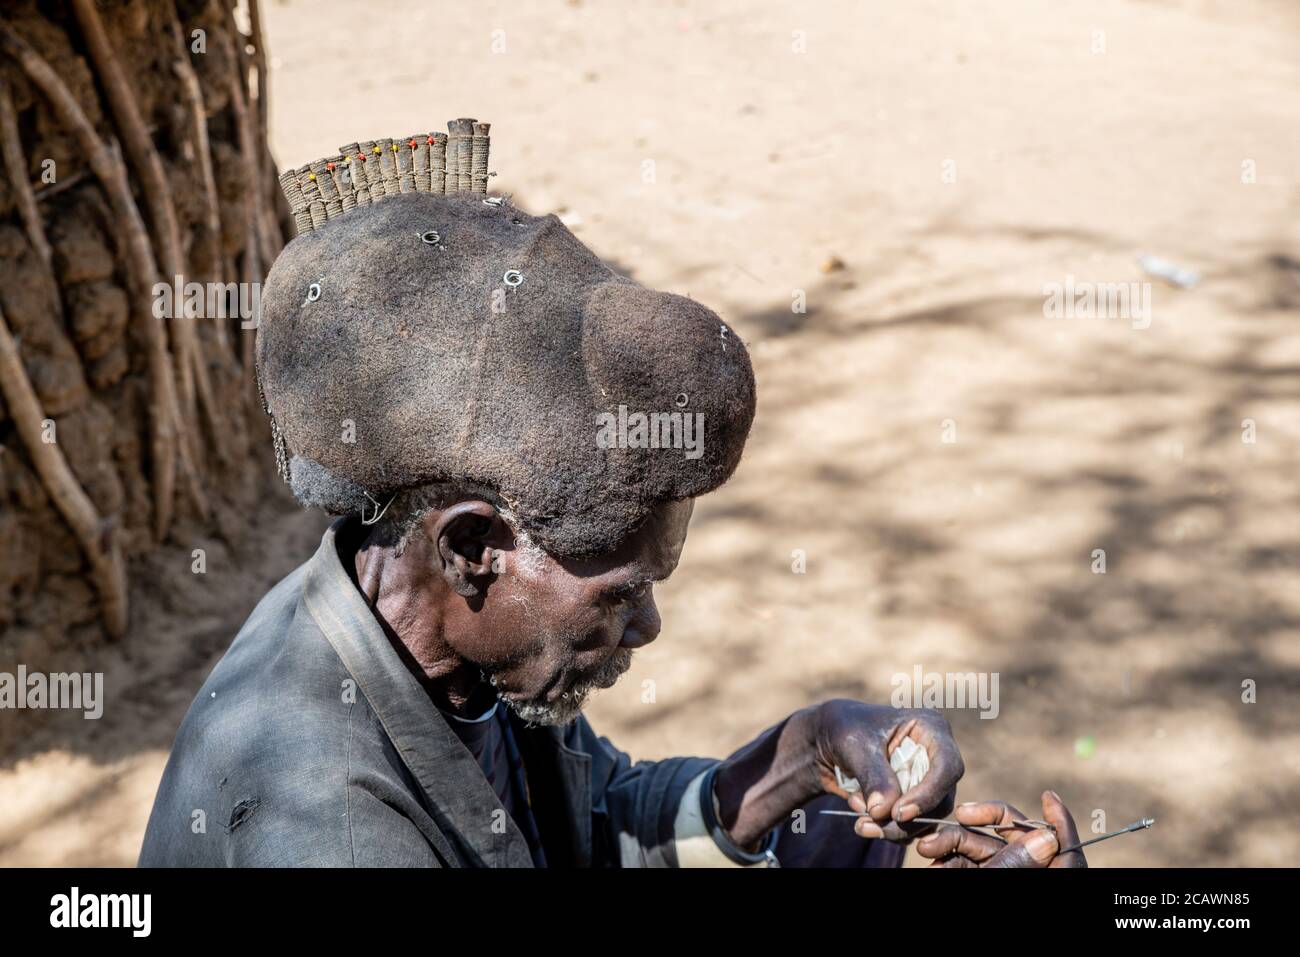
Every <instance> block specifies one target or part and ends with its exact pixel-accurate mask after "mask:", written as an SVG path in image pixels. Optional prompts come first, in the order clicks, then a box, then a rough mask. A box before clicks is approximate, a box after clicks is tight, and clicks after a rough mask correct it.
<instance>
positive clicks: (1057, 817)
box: [916, 791, 1088, 867]
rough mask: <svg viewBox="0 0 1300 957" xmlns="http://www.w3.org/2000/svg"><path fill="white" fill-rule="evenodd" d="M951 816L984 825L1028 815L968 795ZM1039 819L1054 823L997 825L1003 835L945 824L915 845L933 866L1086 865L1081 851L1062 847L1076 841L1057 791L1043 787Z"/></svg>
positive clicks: (1006, 821) (1077, 835)
mask: <svg viewBox="0 0 1300 957" xmlns="http://www.w3.org/2000/svg"><path fill="white" fill-rule="evenodd" d="M953 816H954V817H955V818H956V819H957V820H958V821H960V822H961V823H962V824H964V825H966V827H987V826H988V825H990V824H1010V823H1011V822H1012V821H1023V820H1026V817H1025V815H1024V814H1022V813H1021V812H1020V811H1018V810H1017V809H1016V808H1014V807H1012V806H1011V805H1010V804H1004V803H1003V802H1001V801H972V802H970V803H967V804H959V805H957V807H956V808H955V809H954V811H953ZM1043 820H1044V821H1046V822H1047V823H1048V824H1053V825H1055V826H1056V830H1055V832H1053V831H1049V830H1047V829H1046V828H1040V829H1036V830H1028V829H1022V828H1015V829H1008V830H1005V831H1000V832H999V833H1000V834H1001V835H1002V837H1001V838H997V837H993V836H991V835H989V834H983V833H980V832H978V831H968V830H966V828H962V827H944V828H940V829H939V830H938V831H936V832H935V833H933V834H930V835H927V836H926V837H923V838H921V840H919V841H917V842H916V851H917V853H918V854H920V855H921V856H922V857H927V858H930V860H931V861H932V862H933V863H931V865H930V866H931V867H1087V866H1088V862H1087V861H1086V860H1084V857H1083V852H1082V851H1070V852H1068V853H1066V854H1062V853H1060V849H1061V848H1062V847H1072V846H1074V845H1075V844H1078V843H1079V831H1078V828H1076V827H1075V825H1074V818H1073V817H1071V816H1070V812H1069V810H1068V809H1067V808H1066V806H1065V803H1064V802H1063V801H1062V800H1061V797H1060V795H1058V794H1057V793H1056V792H1055V791H1044V792H1043Z"/></svg>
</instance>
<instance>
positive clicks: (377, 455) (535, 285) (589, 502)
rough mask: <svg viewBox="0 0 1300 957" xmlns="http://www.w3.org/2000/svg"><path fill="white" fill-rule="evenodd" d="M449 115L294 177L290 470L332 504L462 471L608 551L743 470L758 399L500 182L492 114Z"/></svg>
mask: <svg viewBox="0 0 1300 957" xmlns="http://www.w3.org/2000/svg"><path fill="white" fill-rule="evenodd" d="M449 128H450V132H449V133H448V134H443V133H429V134H418V135H416V136H410V137H406V138H405V139H401V140H376V141H373V142H371V141H367V142H363V143H352V144H348V145H347V146H345V147H343V148H341V149H340V151H339V152H340V155H339V156H336V157H333V158H329V159H323V160H317V161H316V162H314V163H310V164H308V165H307V166H304V167H302V168H301V169H298V170H291V171H289V172H286V173H285V174H284V175H283V176H281V184H282V186H283V188H284V192H285V195H286V196H287V197H288V199H289V203H290V207H291V208H292V210H293V213H294V219H295V221H296V223H297V224H298V230H299V235H298V237H297V238H296V239H295V240H294V241H293V242H291V243H290V244H289V245H288V246H287V247H285V250H284V252H282V253H281V255H280V257H279V258H278V259H277V260H276V262H275V265H274V266H273V267H272V269H271V273H270V275H269V276H268V278H267V282H266V287H265V290H264V293H263V296H262V320H261V324H260V326H259V329H258V335H257V364H258V381H259V386H260V387H261V388H262V390H263V402H264V404H265V405H266V408H267V412H268V414H269V415H270V416H271V425H272V433H273V435H274V437H275V443H276V457H277V462H278V464H279V466H280V469H281V474H282V475H283V476H284V477H285V479H286V480H287V481H289V482H290V483H291V484H292V485H293V486H294V490H295V494H297V495H298V497H299V498H300V499H302V500H304V503H305V504H311V505H317V506H321V507H324V508H326V509H327V510H328V511H331V512H334V513H336V514H346V513H349V512H353V511H358V510H359V509H358V506H357V503H358V502H362V503H364V502H371V503H380V502H383V501H385V500H386V499H387V498H389V497H391V496H392V494H393V493H395V492H396V491H399V490H401V489H403V488H408V487H412V486H416V485H422V484H425V483H428V482H449V481H450V482H463V483H465V484H467V485H472V486H476V487H479V488H486V489H489V490H492V491H493V492H495V493H496V494H497V495H499V496H500V498H501V499H502V500H504V501H505V502H506V503H508V504H509V506H510V507H511V508H512V509H513V511H514V512H515V515H516V516H517V517H518V519H519V520H520V522H521V523H522V524H523V525H524V527H525V528H526V529H528V531H529V532H530V534H532V536H533V537H534V538H535V539H537V540H538V542H539V543H540V544H542V545H543V546H544V547H546V548H547V549H548V550H549V551H551V552H552V553H554V554H557V555H561V556H567V557H580V556H584V555H591V554H595V553H599V552H602V551H607V550H609V549H611V548H613V547H614V546H616V545H617V544H618V542H619V541H620V540H621V539H622V538H623V537H625V536H626V535H627V534H628V533H630V532H631V531H633V530H635V528H636V527H637V526H638V525H639V524H640V523H641V521H642V520H643V519H644V518H645V517H646V515H647V514H648V512H649V511H650V509H651V508H653V507H654V506H655V505H656V504H658V503H660V502H663V501H668V500H677V499H683V498H688V497H693V496H697V495H701V494H703V493H705V492H708V491H710V490H712V489H714V488H716V487H717V486H719V485H721V484H722V483H723V482H724V481H726V479H727V478H728V477H729V476H730V475H731V473H732V471H733V470H734V469H735V467H736V465H737V464H738V462H739V461H740V456H741V452H742V450H743V448H744V444H745V438H746V436H747V435H748V432H749V427H750V423H751V422H752V420H753V416H754V402H755V391H754V377H753V371H752V369H751V367H750V363H749V357H748V354H747V353H746V351H745V347H744V345H743V344H742V343H741V342H740V340H739V339H738V338H737V336H736V334H735V332H734V331H733V330H732V329H731V328H730V327H729V326H728V325H727V324H726V323H724V322H723V321H722V320H721V319H720V318H719V317H718V316H717V315H716V314H715V313H713V312H712V311H710V310H709V309H707V308H706V307H704V306H702V305H700V304H699V303H697V302H694V301H693V300H691V299H688V298H686V297H683V296H678V295H674V294H671V293H663V292H655V291H653V290H649V289H646V288H645V287H643V286H641V285H640V284H638V283H636V282H634V281H632V280H631V279H628V278H626V277H624V276H621V275H619V274H618V273H615V272H614V271H613V270H611V269H610V268H609V267H608V266H606V265H605V264H604V263H603V262H601V260H600V259H599V258H598V257H596V256H595V254H593V253H592V252H591V251H590V250H589V249H587V248H586V246H584V245H583V244H582V243H581V242H580V241H579V240H578V239H577V237H575V236H574V235H573V234H572V233H571V232H570V231H569V230H568V229H567V228H565V226H564V225H563V224H562V223H561V222H560V221H559V219H558V218H557V217H555V216H553V215H551V216H541V217H537V216H530V215H528V214H527V213H524V212H523V211H522V210H519V209H518V208H516V207H515V206H513V205H512V204H511V203H509V202H508V201H507V200H504V199H501V198H496V197H493V198H488V197H486V192H487V181H488V176H489V173H488V165H487V164H488V124H486V123H478V122H476V121H474V120H470V119H461V120H454V121H452V122H451V123H450V124H449ZM308 476H310V477H311V481H310V482H308V481H306V478H307V477H308ZM322 476H324V477H325V480H324V481H322Z"/></svg>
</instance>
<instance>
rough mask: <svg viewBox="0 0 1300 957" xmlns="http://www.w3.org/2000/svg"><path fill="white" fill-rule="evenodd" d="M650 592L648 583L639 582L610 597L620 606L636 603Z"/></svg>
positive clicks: (619, 590) (621, 589)
mask: <svg viewBox="0 0 1300 957" xmlns="http://www.w3.org/2000/svg"><path fill="white" fill-rule="evenodd" d="M649 590H650V582H641V583H639V584H636V585H627V586H625V587H623V588H620V589H618V590H617V591H615V592H614V593H613V594H612V595H611V596H610V597H611V598H612V599H613V600H614V601H615V602H618V603H620V604H626V603H627V602H631V601H636V600H637V599H639V598H644V597H645V593H646V592H647V591H649Z"/></svg>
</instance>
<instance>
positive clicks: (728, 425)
mask: <svg viewBox="0 0 1300 957" xmlns="http://www.w3.org/2000/svg"><path fill="white" fill-rule="evenodd" d="M467 124H468V125H467ZM486 148H487V143H486V124H473V123H472V121H456V122H454V123H453V124H452V133H451V136H450V138H448V137H446V136H444V135H443V134H421V135H420V136H417V137H410V138H408V139H406V140H400V141H397V142H396V143H394V142H392V141H380V142H378V143H365V144H349V146H347V147H345V148H343V150H342V151H341V155H340V156H338V157H335V158H334V159H332V160H327V161H320V162H318V163H315V164H311V165H310V166H309V167H304V168H303V169H302V170H299V171H294V172H291V173H288V174H286V175H285V177H283V178H282V182H283V183H284V185H285V190H286V194H287V195H288V196H289V199H290V203H291V204H292V205H293V207H294V210H295V214H296V218H297V221H298V223H299V228H300V232H302V235H300V236H299V237H298V238H297V239H296V240H295V241H294V242H292V243H290V244H289V246H288V247H287V248H286V249H285V251H284V253H283V254H282V255H281V256H280V258H279V259H278V260H277V262H276V264H275V266H274V268H273V269H272V271H271V275H270V277H269V278H268V281H267V285H266V289H265V294H264V296H263V303H264V308H263V316H262V324H261V327H260V329H259V333H258V342H257V357H258V369H259V380H260V383H261V385H262V387H263V390H264V400H265V402H266V405H267V411H268V413H269V415H270V417H271V428H272V434H273V436H274V439H275V443H276V452H277V460H278V461H279V463H280V465H281V468H282V474H284V475H285V477H286V478H287V479H288V480H289V481H290V483H291V485H292V487H293V490H294V493H295V494H296V495H297V497H298V498H299V499H300V500H301V501H302V502H303V503H304V504H307V505H312V506H319V507H323V508H325V509H327V510H329V511H331V512H333V513H335V514H338V515H340V516H343V517H342V518H340V519H339V520H338V521H337V522H336V523H335V524H334V525H333V526H332V527H331V528H330V529H329V531H328V532H327V533H326V534H325V536H324V539H323V540H322V542H321V545H320V548H319V550H318V551H317V552H316V554H315V556H314V557H312V558H311V559H310V560H309V561H307V563H306V564H305V565H303V566H302V567H301V568H299V569H298V570H297V571H295V572H294V573H293V574H291V575H290V576H289V577H288V578H286V579H285V580H284V581H282V582H281V583H280V584H278V585H277V586H276V587H275V588H274V589H273V590H272V591H271V592H270V593H269V594H268V595H267V596H266V597H265V598H264V599H263V600H262V602H261V603H260V604H259V605H258V607H257V609H256V610H255V611H254V612H253V614H252V616H251V617H250V618H249V620H248V622H247V624H246V625H245V626H244V628H243V629H242V630H241V631H240V633H239V635H238V636H237V637H236V639H235V641H234V643H233V645H232V646H231V648H230V650H229V651H228V653H227V654H226V655H225V657H223V658H222V660H221V662H220V663H219V664H218V665H217V667H216V668H215V669H214V671H213V672H212V674H211V675H210V676H209V678H208V679H207V681H206V682H205V683H204V685H203V687H202V688H201V689H200V691H199V694H198V697H197V698H196V700H195V702H194V704H193V705H192V707H191V708H190V711H189V713H188V714H187V716H186V718H185V721H184V724H183V725H182V727H181V729H180V732H179V734H178V735H177V738H176V742H175V745H174V747H173V750H172V754H171V759H170V761H169V762H168V765H167V770H166V772H165V774H164V777H163V781H162V784H161V786H160V789H159V793H158V797H157V800H156V803H155V806H154V809H153V814H152V816H151V818H150V821H149V827H148V832H147V834H146V836H145V841H144V847H143V850H142V852H141V855H140V863H141V864H142V865H146V866H148V865H182V866H185V865H189V866H222V865H230V866H282V865H323V866H350V865H381V866H525V867H526V866H547V867H575V866H576V867H586V866H624V867H635V866H670V867H671V866H692V865H714V864H717V865H732V864H734V865H748V864H772V863H776V862H778V861H779V862H781V863H784V864H839V865H854V866H860V865H877V866H895V865H897V864H898V863H899V860H900V858H901V854H902V850H901V844H900V843H899V842H900V841H903V840H907V839H910V838H914V837H916V836H918V835H919V834H921V833H922V832H924V831H926V830H927V828H926V827H924V826H923V825H917V824H912V823H910V822H911V821H912V820H913V819H914V818H916V817H918V816H922V815H931V816H939V815H944V814H946V813H948V812H949V811H950V810H951V809H952V806H953V798H954V793H955V787H956V784H957V781H958V779H959V778H960V777H961V775H962V772H963V766H962V760H961V757H960V755H959V753H958V750H957V746H956V744H955V743H954V741H953V738H952V734H951V732H950V730H949V728H948V725H947V722H946V721H945V720H944V719H943V718H942V717H941V716H940V715H939V714H938V713H936V712H932V711H923V710H915V711H914V710H897V709H894V708H892V707H888V706H879V705H870V704H863V703H859V702H855V701H831V702H827V703H824V704H820V705H815V706H811V707H808V708H805V709H803V710H801V711H798V712H796V713H794V714H792V715H790V716H789V717H788V718H786V719H785V720H784V721H782V722H780V723H779V724H777V725H776V726H775V727H773V728H770V729H768V730H767V731H765V732H763V733H762V734H760V735H759V736H758V737H757V738H755V739H754V740H753V741H752V742H751V743H750V744H748V745H746V746H745V747H743V748H741V749H740V750H739V751H737V752H736V753H735V754H733V755H732V756H731V757H729V758H727V759H726V760H723V761H716V760H709V759H704V758H695V757H675V758H668V759H665V760H661V761H642V762H633V761H632V760H631V759H630V758H629V757H628V756H627V755H625V754H623V753H622V752H620V751H618V750H617V749H616V748H614V747H613V746H612V745H611V744H610V743H609V742H608V741H607V740H605V739H603V738H599V737H597V736H596V734H595V732H594V731H593V730H592V729H591V727H590V726H589V725H588V723H587V721H586V720H585V719H584V718H583V716H582V713H581V712H582V706H583V703H584V701H585V700H586V698H587V696H588V694H589V693H590V692H591V691H592V690H593V689H597V688H608V687H610V686H611V685H613V684H614V682H615V681H617V680H618V678H619V676H620V675H622V674H623V673H624V672H625V671H626V670H627V669H628V667H629V665H630V662H631V659H632V655H633V653H634V652H635V650H636V649H637V648H639V647H641V646H643V645H645V644H648V643H649V642H651V641H653V640H654V639H655V638H656V637H657V636H658V634H659V630H660V618H659V613H658V611H657V610H656V607H655V601H654V586H655V584H656V583H657V582H661V581H664V580H665V579H667V578H668V577H669V576H670V575H671V574H672V572H673V570H674V569H675V568H676V566H677V563H678V560H679V558H680V556H681V553H682V548H683V546H684V545H685V542H686V532H687V526H688V524H689V522H690V517H691V511H692V508H693V500H694V498H695V497H696V496H699V495H702V494H705V493H706V492H708V491H710V490H712V489H714V488H716V487H717V486H719V485H721V484H722V483H723V482H724V481H725V480H726V479H727V478H728V477H729V476H730V474H731V472H732V471H733V470H734V469H735V467H736V464H737V463H738V461H739V459H740V455H741V451H742V449H743V446H744V442H745V439H746V436H747V434H748V431H749V427H750V423H751V421H752V418H753V414H754V401H755V393H754V379H753V373H752V370H751V368H750V363H749V359H748V356H747V354H746V352H745V348H744V346H743V344H742V343H741V342H740V340H739V339H738V338H737V337H736V335H735V334H734V332H733V331H732V330H731V329H730V328H729V327H728V326H727V325H726V324H725V323H723V322H722V321H721V320H720V319H719V318H718V317H717V316H716V315H715V314H714V313H712V312H710V311H709V310H708V309H706V308H704V307H703V306H701V305H699V304H697V303H695V302H693V301H691V300H689V299H685V298H682V297H680V296H675V295H669V294H665V293H657V292H653V291H650V290H648V289H645V288H643V287H641V286H640V285H638V284H636V283H634V282H632V281H631V280H629V279H626V278H624V277H622V276H620V275H618V274H616V273H614V272H613V271H612V270H610V269H609V268H608V267H607V266H606V265H605V264H604V263H602V262H601V261H600V260H599V259H598V258H597V257H596V256H594V255H593V254H592V253H591V252H589V251H588V250H587V249H586V248H585V247H584V246H583V245H582V244H581V243H580V242H579V241H578V240H577V239H576V238H575V237H574V236H573V235H572V234H571V233H570V232H569V231H568V230H567V229H565V227H564V226H563V225H562V224H561V223H560V222H559V221H558V220H557V219H556V218H555V217H554V216H549V217H542V218H537V217H532V216H529V215H527V214H525V213H523V212H522V211H520V210H518V209H516V208H514V207H512V206H511V205H509V204H508V203H506V202H504V201H500V200H495V199H486V198H485V197H484V194H483V192H484V186H485V183H486ZM904 738H910V739H911V741H912V742H913V744H914V745H916V746H918V747H919V748H920V749H921V750H922V751H923V752H924V755H925V758H926V759H927V760H928V771H924V773H922V772H921V771H919V770H918V771H917V773H916V778H917V779H919V780H913V779H912V777H911V776H910V775H908V776H907V781H908V786H907V787H906V788H904V787H903V786H902V784H901V783H900V780H899V777H898V775H897V774H896V773H895V770H894V769H892V768H891V765H890V759H891V754H892V753H893V752H894V750H895V749H896V748H897V747H898V746H899V744H900V742H902V741H903V739H904ZM907 750H908V751H909V752H910V751H911V750H912V749H911V746H910V745H909V747H908V749H907ZM845 799H847V806H848V807H849V808H851V809H854V810H856V811H859V812H861V813H862V814H863V816H862V817H861V818H860V819H859V820H858V821H857V823H856V825H855V826H854V828H853V829H850V827H849V825H848V824H847V823H845V820H844V819H843V818H839V817H821V816H819V815H817V814H816V813H815V812H816V810H818V809H819V808H822V807H828V806H831V807H838V808H841V809H843V808H844V807H845ZM800 810H803V811H804V812H806V813H804V814H798V813H796V812H798V811H800ZM958 813H959V817H961V816H962V815H965V817H962V819H963V820H965V821H966V822H967V823H976V824H992V823H998V822H999V821H1000V820H1002V819H1004V818H1008V819H1009V818H1011V817H1014V818H1016V819H1019V818H1021V817H1023V816H1022V815H1020V814H1019V812H1017V811H1014V809H1009V808H1006V807H1005V806H1001V805H975V806H965V807H963V808H961V809H959V811H958ZM1044 815H1045V817H1046V818H1047V820H1049V821H1050V822H1051V823H1053V824H1055V825H1056V826H1057V830H1056V833H1055V836H1054V835H1053V834H1052V832H1050V831H1046V830H1042V831H1036V832H1034V833H1030V834H1028V835H1027V836H1026V835H1019V834H1017V835H1016V837H1015V838H1014V839H1012V840H1010V841H1009V842H1004V841H1000V840H996V839H994V838H988V839H986V840H984V839H980V838H981V835H978V834H976V833H975V832H973V831H966V830H962V829H951V828H949V829H944V830H942V831H939V832H936V833H931V834H929V835H928V836H927V837H925V839H924V842H923V843H922V844H921V845H920V848H919V849H920V850H921V852H922V853H924V854H927V855H928V856H930V857H933V858H934V859H936V860H937V861H939V862H942V863H945V864H963V865H970V864H990V863H991V864H995V865H1007V866H1043V865H1047V864H1052V863H1055V864H1057V865H1058V866H1060V865H1061V864H1063V863H1068V862H1069V861H1070V860H1072V859H1081V855H1079V854H1078V853H1077V852H1075V853H1073V854H1067V855H1057V850H1058V848H1059V847H1060V846H1063V844H1062V843H1061V842H1064V841H1066V840H1068V842H1069V843H1074V842H1075V835H1074V825H1073V823H1072V822H1071V821H1070V820H1069V815H1068V812H1066V811H1065V808H1064V806H1063V805H1061V804H1060V801H1059V799H1056V798H1055V796H1052V795H1049V796H1045V798H1044ZM986 819H987V820H986ZM852 830H856V833H857V834H858V835H859V836H860V837H861V838H865V840H855V839H854V838H853V836H852ZM977 839H978V840H977Z"/></svg>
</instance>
